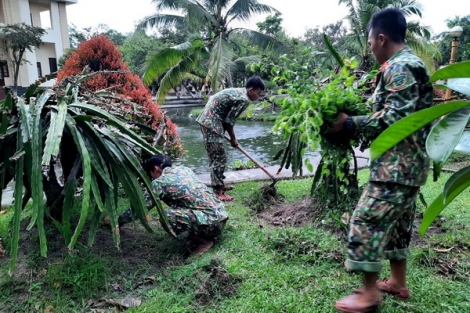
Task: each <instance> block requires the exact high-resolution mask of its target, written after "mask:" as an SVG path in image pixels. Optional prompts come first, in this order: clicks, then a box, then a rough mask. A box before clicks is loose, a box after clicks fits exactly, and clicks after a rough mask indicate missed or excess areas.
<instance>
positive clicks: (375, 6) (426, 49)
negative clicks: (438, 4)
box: [339, 0, 439, 69]
mask: <svg viewBox="0 0 470 313" xmlns="http://www.w3.org/2000/svg"><path fill="white" fill-rule="evenodd" d="M339 4H345V5H346V6H347V8H348V9H349V13H348V15H347V19H348V20H349V23H350V25H351V31H352V35H351V36H350V37H349V42H350V43H351V47H352V49H353V52H354V54H355V55H356V56H357V57H358V58H359V60H360V62H361V67H362V68H363V69H371V68H372V67H373V65H374V64H375V60H374V58H373V56H372V54H371V52H370V49H369V46H368V44H367V40H368V36H369V31H368V23H369V21H370V19H371V18H372V15H373V14H374V13H376V12H378V11H380V10H383V9H386V8H396V9H399V10H401V11H402V12H403V13H404V15H405V16H406V17H407V18H416V17H418V18H421V17H422V8H421V5H420V4H419V2H418V1H416V0H339ZM430 37H431V33H430V31H429V28H428V27H424V26H421V25H420V24H419V22H409V23H408V31H407V44H408V45H409V46H410V47H411V49H413V50H414V51H415V53H416V54H418V55H419V56H420V57H421V58H422V59H423V61H424V62H425V63H426V65H427V66H428V68H431V69H432V68H435V65H434V64H433V63H434V61H433V60H434V57H436V56H439V52H438V51H437V49H436V48H435V47H434V46H433V45H432V44H430V43H429V39H430ZM423 39H424V41H423Z"/></svg>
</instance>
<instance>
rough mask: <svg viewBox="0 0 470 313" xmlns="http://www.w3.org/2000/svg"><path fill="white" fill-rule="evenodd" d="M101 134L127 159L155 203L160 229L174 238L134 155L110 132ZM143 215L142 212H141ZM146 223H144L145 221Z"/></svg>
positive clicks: (149, 182) (150, 184)
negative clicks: (110, 139) (111, 139)
mask: <svg viewBox="0 0 470 313" xmlns="http://www.w3.org/2000/svg"><path fill="white" fill-rule="evenodd" d="M103 132H104V133H105V134H106V136H108V137H114V139H115V140H113V142H114V144H115V145H116V147H117V148H119V150H120V151H121V152H122V155H123V156H124V157H125V158H126V159H127V161H128V163H129V168H130V169H131V171H133V172H134V173H136V174H137V177H139V178H140V179H141V180H142V181H143V182H144V184H145V187H146V188H147V191H148V196H149V197H151V199H152V202H153V203H155V205H156V207H157V212H158V215H159V218H160V223H161V224H162V227H163V228H164V229H165V230H166V231H167V232H168V233H169V234H171V235H173V236H175V234H174V233H173V231H172V229H171V225H170V223H169V222H168V219H167V217H166V215H165V212H164V211H163V207H162V206H161V204H160V199H158V198H156V197H155V194H154V193H153V191H152V183H151V181H150V179H149V178H148V175H147V174H146V173H145V172H144V171H143V169H142V167H141V166H140V163H139V160H138V159H137V157H136V155H134V154H132V153H129V151H127V149H126V148H125V146H123V145H120V144H119V143H118V142H117V140H118V139H119V138H117V135H116V134H114V133H112V132H110V131H109V130H103ZM142 213H144V212H142ZM145 223H146V221H145Z"/></svg>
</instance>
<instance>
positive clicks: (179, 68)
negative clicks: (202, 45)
mask: <svg viewBox="0 0 470 313" xmlns="http://www.w3.org/2000/svg"><path fill="white" fill-rule="evenodd" d="M203 53H205V52H204V49H196V50H194V51H192V53H191V54H189V55H187V56H186V57H185V58H183V59H181V60H180V61H179V62H178V63H177V64H175V65H173V66H172V67H171V68H170V69H169V70H168V71H167V72H166V73H165V75H163V77H162V78H161V80H160V82H159V83H160V87H159V88H158V91H157V102H159V103H163V101H164V100H165V96H166V95H167V94H168V91H169V90H170V89H171V88H173V87H175V86H177V85H179V84H181V82H182V81H183V79H184V77H185V75H186V74H188V73H191V72H192V71H193V70H195V69H197V68H199V60H200V58H201V54H203Z"/></svg>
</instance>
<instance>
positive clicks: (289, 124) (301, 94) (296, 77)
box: [274, 56, 370, 203]
mask: <svg viewBox="0 0 470 313" xmlns="http://www.w3.org/2000/svg"><path fill="white" fill-rule="evenodd" d="M312 57H314V56H312ZM283 61H285V62H287V63H286V64H287V65H286V67H284V68H282V69H277V73H278V76H277V77H276V78H275V80H276V81H283V84H284V85H285V86H286V88H285V89H284V90H281V92H283V93H287V94H288V95H289V96H288V97H287V98H285V99H283V100H282V109H281V112H280V115H279V117H278V119H277V120H276V123H275V126H274V130H275V131H277V132H281V133H283V134H284V137H285V139H287V140H288V144H287V145H286V147H285V148H284V149H282V150H281V151H280V152H279V153H278V154H277V155H276V156H275V159H279V158H281V156H282V159H281V160H282V161H281V168H280V170H281V169H282V167H284V166H285V167H286V168H289V166H292V171H293V173H294V175H295V174H297V173H300V174H302V166H303V165H305V166H306V167H307V168H308V170H309V171H311V172H313V166H312V164H310V162H309V159H305V160H304V161H302V159H303V156H304V154H305V152H306V151H307V149H311V150H316V149H320V155H321V162H320V165H319V166H318V168H317V170H316V173H315V176H314V179H313V183H312V191H311V193H312V194H315V195H317V196H321V197H323V198H325V199H329V200H332V201H334V202H335V203H338V202H339V197H340V194H350V195H353V194H354V193H355V192H357V188H358V186H357V166H356V171H354V173H353V174H350V161H351V160H353V159H354V160H355V158H354V150H353V147H357V146H359V145H363V146H366V145H367V144H368V142H367V140H366V139H365V138H362V137H361V138H359V137H357V136H356V135H355V134H347V133H346V132H341V133H339V134H332V133H330V125H331V123H333V122H335V121H336V120H337V116H338V113H339V112H344V113H346V114H348V115H365V114H367V113H368V112H369V111H370V110H369V108H368V106H367V104H366V99H365V97H364V93H365V92H366V91H367V89H368V88H367V86H366V85H365V82H366V81H367V80H368V78H370V76H369V75H365V76H364V77H362V74H364V73H363V72H357V71H355V70H356V67H357V62H355V61H349V60H344V61H342V63H343V64H344V66H343V67H342V68H341V69H340V70H339V72H338V73H335V72H328V73H322V72H320V71H319V70H318V69H315V68H313V67H312V66H311V65H312V63H310V62H307V63H300V64H299V63H296V62H295V60H288V59H287V58H286V59H284V60H283Z"/></svg>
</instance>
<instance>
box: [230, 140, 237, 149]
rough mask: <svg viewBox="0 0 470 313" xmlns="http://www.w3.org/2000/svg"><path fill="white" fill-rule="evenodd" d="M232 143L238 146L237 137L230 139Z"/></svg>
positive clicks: (233, 145)
mask: <svg viewBox="0 0 470 313" xmlns="http://www.w3.org/2000/svg"><path fill="white" fill-rule="evenodd" d="M230 144H231V145H232V147H234V148H236V147H238V141H237V140H236V139H235V138H232V139H230Z"/></svg>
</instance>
